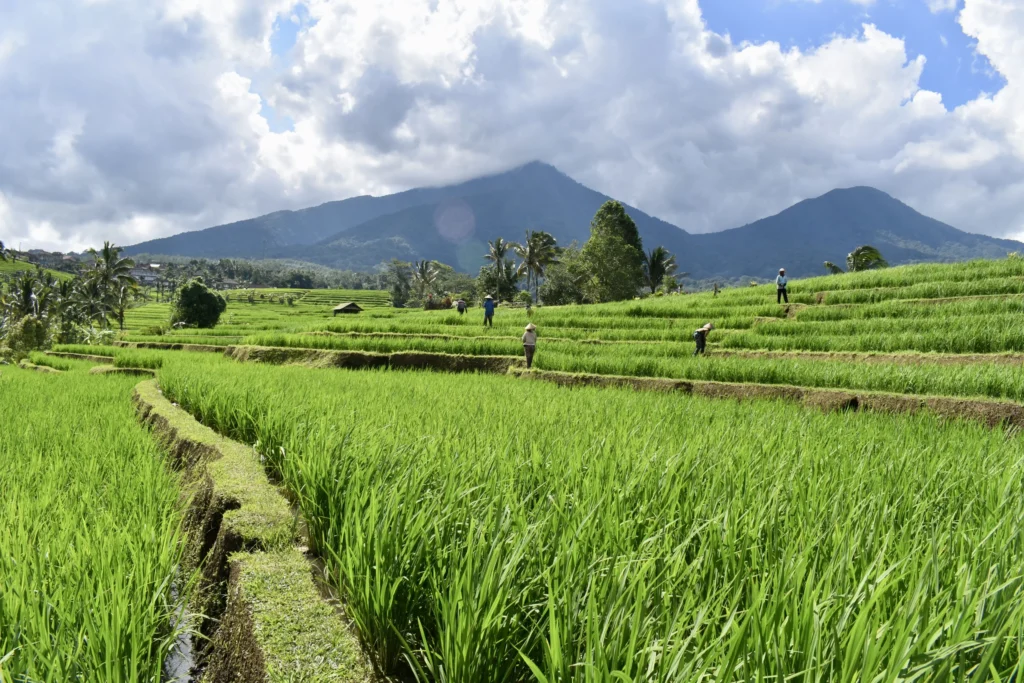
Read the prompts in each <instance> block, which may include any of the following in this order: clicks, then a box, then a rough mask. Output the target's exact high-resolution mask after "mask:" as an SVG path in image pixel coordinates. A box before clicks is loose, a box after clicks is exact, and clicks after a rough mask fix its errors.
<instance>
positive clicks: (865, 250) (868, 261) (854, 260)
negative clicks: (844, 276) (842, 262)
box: [825, 244, 889, 275]
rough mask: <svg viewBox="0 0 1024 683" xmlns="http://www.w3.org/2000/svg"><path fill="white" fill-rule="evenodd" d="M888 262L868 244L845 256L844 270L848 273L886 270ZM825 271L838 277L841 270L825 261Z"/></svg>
mask: <svg viewBox="0 0 1024 683" xmlns="http://www.w3.org/2000/svg"><path fill="white" fill-rule="evenodd" d="M888 267H889V262H888V261H886V260H885V259H884V258H882V252H880V251H878V250H877V249H875V248H874V247H872V246H871V245H869V244H865V245H863V246H860V247H857V248H856V249H854V250H853V251H851V252H850V253H849V254H847V255H846V270H847V272H850V273H858V272H860V271H862V270H875V269H876V268H888ZM825 270H827V271H828V272H829V273H831V274H832V275H838V274H839V273H842V272H843V269H842V268H840V267H839V266H837V265H836V264H834V263H832V262H831V261H825Z"/></svg>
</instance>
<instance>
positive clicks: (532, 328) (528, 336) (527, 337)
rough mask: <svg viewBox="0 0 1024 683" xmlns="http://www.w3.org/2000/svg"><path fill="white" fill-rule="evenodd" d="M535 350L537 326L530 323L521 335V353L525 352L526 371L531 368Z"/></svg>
mask: <svg viewBox="0 0 1024 683" xmlns="http://www.w3.org/2000/svg"><path fill="white" fill-rule="evenodd" d="M536 350H537V326H536V325H534V324H533V323H530V324H529V325H527V326H526V333H525V334H523V351H525V352H526V369H527V370H529V369H530V368H532V367H533V354H534V352H535V351H536Z"/></svg>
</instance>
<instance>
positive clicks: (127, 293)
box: [110, 282, 141, 330]
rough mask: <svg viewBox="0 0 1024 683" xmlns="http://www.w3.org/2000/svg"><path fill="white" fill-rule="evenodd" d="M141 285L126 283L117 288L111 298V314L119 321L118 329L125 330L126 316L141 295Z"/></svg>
mask: <svg viewBox="0 0 1024 683" xmlns="http://www.w3.org/2000/svg"><path fill="white" fill-rule="evenodd" d="M140 291H141V290H140V289H139V285H138V284H136V283H135V282H124V283H122V284H120V285H118V286H117V287H116V289H115V290H114V292H113V293H112V296H110V312H111V313H113V315H114V318H115V319H117V324H118V327H120V328H121V329H122V330H124V314H125V311H127V310H128V308H129V307H130V306H131V304H132V302H134V301H135V300H136V299H137V298H138V297H139V293H140Z"/></svg>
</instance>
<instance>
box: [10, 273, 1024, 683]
mask: <svg viewBox="0 0 1024 683" xmlns="http://www.w3.org/2000/svg"><path fill="white" fill-rule="evenodd" d="M266 294H267V296H266V297H265V298H264V299H262V300H260V301H258V302H257V303H253V304H249V303H248V302H247V301H245V302H242V301H236V300H232V302H231V303H230V304H229V307H228V310H227V311H226V312H225V314H224V317H223V318H222V323H221V324H220V325H218V326H217V327H216V328H214V329H212V330H177V331H166V332H164V331H163V330H162V329H160V330H158V326H160V325H161V324H162V323H163V321H165V320H166V319H167V316H168V313H169V311H168V310H167V307H166V306H162V305H152V304H151V305H148V306H144V307H141V308H137V309H133V310H132V311H131V312H130V315H129V319H128V322H129V328H130V329H129V330H127V331H126V332H125V333H124V334H123V335H122V338H121V339H119V340H118V342H117V345H116V346H109V347H97V346H80V347H79V346H68V347H58V348H56V349H55V350H53V351H50V352H49V353H48V354H34V355H33V356H32V357H31V358H30V359H29V362H28V363H26V364H25V369H18V368H13V369H4V370H3V373H2V375H0V382H5V381H6V382H7V383H10V382H11V381H12V379H13V383H14V384H15V385H17V383H18V382H19V381H20V380H21V378H22V377H25V376H28V375H29V373H30V370H35V371H36V372H35V373H34V374H32V375H31V376H32V377H33V378H34V381H35V382H40V383H45V382H47V381H50V380H54V381H59V382H63V383H65V385H70V384H73V383H74V381H75V380H74V378H76V377H81V378H83V383H82V386H83V387H85V386H86V384H85V382H84V378H86V376H87V373H96V372H100V373H103V374H104V375H108V376H109V377H110V379H109V381H111V382H113V384H111V385H110V387H111V388H112V389H111V390H113V391H122V392H123V391H124V387H125V384H124V382H125V381H126V380H125V379H124V378H123V377H122V376H121V375H120V374H115V373H125V372H138V373H141V374H143V375H144V376H143V377H142V380H143V381H142V383H141V384H139V385H138V386H137V387H136V389H135V398H136V402H137V405H138V406H139V415H140V416H141V417H142V418H143V419H144V420H145V421H146V423H147V424H149V425H151V427H152V428H153V435H154V436H155V437H156V438H157V440H158V441H159V442H160V443H161V444H163V445H164V447H165V449H166V450H167V451H168V452H170V453H174V454H177V457H178V458H179V467H181V468H183V471H185V472H186V473H187V474H188V476H184V477H182V485H183V486H185V487H186V489H185V493H187V495H185V496H183V497H182V500H187V501H191V503H190V504H191V505H192V507H191V508H190V510H189V512H188V514H187V515H184V517H185V519H187V520H206V521H204V522H203V523H202V524H198V525H197V524H190V525H187V528H186V534H187V536H188V538H187V539H186V540H185V541H183V542H184V544H185V547H186V548H189V549H198V550H190V551H189V552H186V553H185V557H186V558H191V559H190V560H189V561H183V564H184V566H185V567H186V568H188V567H195V566H199V567H206V568H208V570H201V575H200V576H199V577H198V578H197V579H196V586H197V587H196V589H195V591H194V592H193V594H192V597H191V599H190V603H189V609H188V614H189V615H190V621H189V626H190V628H191V629H192V630H193V631H195V632H196V633H197V634H199V635H201V636H202V637H196V638H195V639H194V642H195V643H196V644H197V650H196V652H197V654H196V658H195V660H194V662H192V664H194V668H195V672H196V673H201V674H202V675H204V676H206V678H205V679H204V680H212V681H218V680H304V681H369V680H377V679H379V677H380V676H384V677H388V678H390V679H392V680H414V679H415V680H421V681H432V682H433V681H436V682H440V681H452V682H456V681H457V682H459V683H462V682H465V683H470V682H472V683H476V682H478V681H486V682H491V681H494V682H506V681H508V682H510V683H511V682H513V681H538V682H553V681H575V680H580V681H609V680H621V681H645V682H648V681H657V682H665V683H669V682H672V683H675V682H676V681H691V680H743V681H747V680H782V679H797V680H822V681H825V680H828V681H833V680H834V681H863V680H872V681H885V682H889V681H891V682H893V683H895V682H896V681H933V680H979V681H980V680H1018V679H1021V678H1022V677H1024V664H1022V662H1024V646H1022V643H1024V609H1022V607H1021V606H1022V605H1024V459H1022V458H1021V452H1022V451H1021V441H1020V439H1021V435H1020V434H1021V429H1020V428H1021V427H1024V337H1022V334H1024V331H1022V329H1021V324H1022V323H1021V321H1022V320H1024V261H1021V260H1018V259H1007V260H1002V261H981V262H972V263H966V264H959V265H945V266H930V265H929V266H913V267H904V268H893V269H890V270H885V271H875V272H869V273H861V274H852V275H843V276H833V277H824V278H815V279H811V280H803V281H797V282H793V283H791V293H790V303H789V304H788V305H787V304H781V305H780V304H777V303H776V301H775V293H774V291H773V290H772V289H771V288H765V287H752V288H745V289H735V290H727V291H724V292H722V293H721V294H720V295H718V296H717V297H716V296H714V295H713V294H711V293H708V294H700V295H678V296H668V297H660V298H648V299H644V300H636V301H629V302H622V303H617V304H607V305H600V306H578V307H564V308H555V307H550V308H548V307H542V308H536V309H534V310H533V311H532V313H531V314H527V313H526V311H525V310H524V309H519V308H502V307H499V309H498V311H497V315H496V318H495V325H494V327H493V328H485V327H484V326H483V324H482V313H481V311H480V309H479V308H472V309H470V310H469V312H468V313H466V314H465V315H461V316H460V315H459V314H458V313H457V312H455V311H432V312H425V311H407V310H394V309H390V308H386V307H377V308H372V309H370V310H367V311H365V312H364V313H361V314H359V315H356V316H346V317H338V318H333V317H330V313H329V310H330V303H331V302H326V303H325V302H323V301H320V300H315V299H314V300H313V301H309V300H307V299H306V297H308V296H309V294H305V295H303V296H302V298H301V299H299V300H298V301H293V304H292V305H288V303H287V300H285V302H284V303H281V301H280V299H281V297H282V296H285V297H287V296H288V295H292V296H295V293H294V292H293V293H291V294H286V293H284V292H283V291H276V292H275V293H273V294H271V293H269V292H267V293H266ZM275 297H276V298H277V299H278V301H277V302H274V298H275ZM528 315H529V318H528ZM528 319H529V320H532V321H533V322H534V323H535V324H536V325H537V326H538V328H539V333H540V339H539V342H538V352H537V357H536V362H535V365H534V368H533V369H532V370H526V369H525V368H524V367H523V363H522V360H521V353H522V346H521V342H520V335H521V333H522V328H523V326H524V325H525V324H526V322H527V320H528ZM709 321H710V322H713V323H714V324H715V326H716V328H715V330H714V331H713V332H712V333H711V337H710V344H709V349H708V354H707V355H706V356H702V357H694V356H693V355H692V354H693V348H694V344H693V341H692V339H691V334H692V332H693V330H694V329H695V328H696V327H698V326H699V325H703V324H704V323H705V322H709ZM157 331H161V332H164V333H162V334H157ZM175 345H177V346H175ZM132 347H135V348H132ZM140 347H141V348H140ZM146 347H153V348H146ZM169 347H174V348H176V349H178V350H168V348H169ZM211 351H214V352H216V353H214V352H211ZM97 365H99V366H102V367H99V368H95V367H92V366H97ZM90 368H92V369H90ZM153 375H155V380H154V379H152V378H151V377H152V376H153ZM89 381H90V382H92V383H93V384H90V385H89V386H90V387H94V388H95V386H97V385H95V383H96V382H104V381H107V380H106V379H105V378H104V377H103V376H100V377H89ZM117 382H121V384H118V383H117ZM26 386H28V385H27V384H26ZM61 386H64V385H61ZM90 438H91V437H90ZM0 440H2V437H0ZM18 457H19V455H18V453H17V452H15V451H11V452H10V453H8V456H7V459H6V461H5V462H7V463H11V462H16V461H17V460H18ZM57 457H58V458H60V457H62V456H59V455H58V456H57ZM2 472H3V466H2V465H0V475H2ZM271 481H273V482H276V483H278V484H280V485H281V486H282V487H283V488H284V489H285V490H286V492H287V496H282V495H281V494H280V493H279V492H278V490H277V489H276V488H274V487H273V486H271V484H270V482H271ZM196 483H199V484H201V485H202V486H208V487H209V488H203V489H200V490H199V491H198V492H196V491H195V490H193V489H190V488H188V487H189V486H193V485H196ZM289 502H290V503H291V504H292V505H293V506H294V507H293V508H291V509H289V507H288V503H289ZM197 506H198V507H197ZM292 514H297V515H299V516H301V518H302V524H296V523H295V522H294V521H293V519H292ZM215 520H216V521H215ZM209 525H213V526H212V527H211V526H209ZM217 525H219V527H218V526H217ZM211 538H217V539H219V540H218V541H217V542H214V543H210V542H209V539H211ZM3 539H4V537H3V535H2V532H0V544H2V543H3ZM225 539H234V540H233V541H231V543H234V544H236V545H235V546H230V547H241V548H244V549H245V550H246V552H244V553H238V554H229V553H225V552H224V548H225V547H228V545H225V544H227V543H228V541H227V540H225ZM140 552H147V551H145V550H144V549H140ZM148 552H151V553H152V552H154V551H152V550H150V551H148ZM195 553H199V559H201V560H202V561H201V562H199V563H198V564H196V563H195V560H196V558H197V556H196V554H195ZM314 575H315V576H316V577H318V580H320V581H321V582H322V585H321V586H319V587H318V586H316V585H314V583H313V581H312V578H311V577H313V576H314ZM323 595H334V596H336V597H337V598H338V599H339V601H340V606H341V607H342V608H343V610H344V616H342V615H341V614H339V613H338V611H337V610H336V607H335V606H334V605H332V604H331V603H329V602H326V601H324V600H323V597H322V596H323ZM0 605H2V601H0ZM204 615H205V616H204ZM47 623H48V622H45V621H42V620H41V621H39V622H38V624H37V629H38V630H41V631H44V630H45V628H47V627H48V626H47ZM166 630H167V629H166V628H165V631H164V632H166ZM3 633H4V632H3V631H2V630H0V638H2V637H3ZM161 642H164V643H165V641H161ZM4 645H6V641H2V640H0V646H4ZM164 646H166V644H165V645H164ZM18 647H21V646H18ZM65 657H67V656H66V655H65ZM52 659H53V660H55V661H60V659H61V658H60V656H59V655H55V656H54V657H53V658H52ZM13 661H16V662H17V661H29V660H26V659H24V658H23V659H21V660H19V659H17V658H15V659H14V660H13ZM3 666H4V665H3V663H2V662H0V674H2V673H3V668H2V667H3ZM374 672H375V673H374ZM0 680H2V675H0Z"/></svg>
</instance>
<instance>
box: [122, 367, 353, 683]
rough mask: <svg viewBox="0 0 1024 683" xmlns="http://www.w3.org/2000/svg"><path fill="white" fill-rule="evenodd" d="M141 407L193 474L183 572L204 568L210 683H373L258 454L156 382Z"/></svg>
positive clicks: (202, 608)
mask: <svg viewBox="0 0 1024 683" xmlns="http://www.w3.org/2000/svg"><path fill="white" fill-rule="evenodd" d="M134 400H135V403H136V405H137V409H138V414H139V417H140V419H141V420H142V421H144V422H145V423H146V424H148V425H149V426H150V427H151V429H152V430H153V433H154V435H155V436H156V437H157V438H158V439H159V440H160V441H161V442H162V443H163V444H164V446H165V447H166V448H167V449H168V450H169V451H170V452H171V453H172V454H173V457H174V460H175V462H176V463H177V465H178V467H179V468H180V469H181V470H182V471H183V472H184V473H185V481H186V486H187V490H188V495H189V496H190V504H189V512H188V516H187V518H186V530H187V535H188V536H187V537H188V546H187V552H186V554H185V561H184V566H185V568H186V570H187V571H193V570H195V569H199V570H201V574H200V576H201V579H200V585H199V588H198V591H197V598H196V599H195V601H194V604H193V612H194V613H196V614H201V615H205V618H204V619H203V620H202V622H201V623H200V625H199V628H200V632H201V634H202V635H203V636H204V637H206V638H208V640H207V641H204V642H205V643H206V644H205V645H204V646H202V647H201V650H200V664H201V667H202V669H203V670H204V674H203V678H202V680H203V681H204V683H229V682H236V681H237V682H239V683H242V682H259V681H283V680H295V681H310V682H314V683H321V682H326V681H353V682H356V681H367V680H370V679H371V671H370V669H369V666H368V664H367V663H366V660H365V658H364V657H363V655H362V654H361V651H360V648H359V644H358V641H357V640H356V638H355V636H354V635H353V634H352V633H351V631H350V630H349V629H348V628H347V627H346V625H345V621H344V620H343V618H342V617H341V615H340V614H339V613H338V612H337V609H336V607H335V606H332V605H331V604H329V603H327V602H326V601H325V600H324V599H323V597H322V596H321V594H320V592H319V590H318V589H317V587H316V585H315V583H314V576H313V572H314V570H313V567H312V565H311V563H310V561H309V560H308V559H307V557H306V556H305V554H304V549H303V547H302V546H301V545H300V540H301V534H300V529H301V527H300V520H299V519H298V517H297V515H296V513H295V512H294V511H293V510H292V509H291V507H290V506H289V504H288V502H287V501H286V499H285V498H284V497H283V496H282V495H281V493H279V492H278V490H277V489H276V488H275V487H274V486H273V485H271V483H270V482H269V480H268V479H267V476H266V473H265V471H264V470H263V467H262V465H261V464H260V462H259V460H258V458H257V456H256V455H255V453H254V452H253V450H252V448H249V447H246V446H243V445H242V444H239V443H237V442H234V441H231V440H229V439H226V438H224V437H222V436H220V435H218V434H216V433H215V432H213V431H212V430H210V429H209V428H207V427H204V426H203V425H201V424H199V423H198V422H196V421H195V420H194V419H193V418H192V417H191V416H190V415H189V414H188V413H186V412H185V411H183V410H181V409H179V408H178V407H176V406H175V405H173V404H172V403H171V402H170V401H168V400H167V399H166V398H165V397H164V396H163V394H162V393H161V391H160V389H159V387H158V385H157V383H156V382H155V381H147V382H143V383H141V384H139V385H138V386H137V387H136V388H135V392H134Z"/></svg>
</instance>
